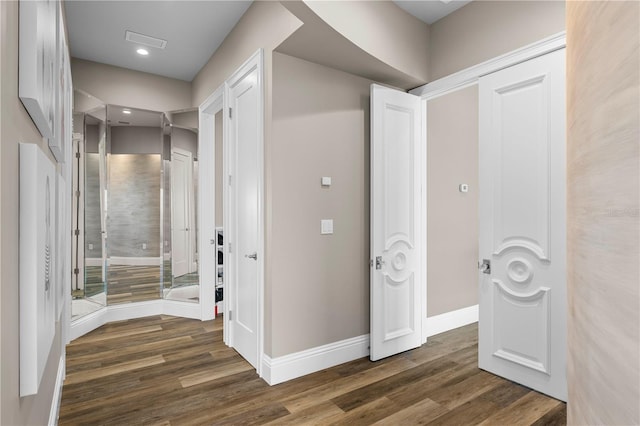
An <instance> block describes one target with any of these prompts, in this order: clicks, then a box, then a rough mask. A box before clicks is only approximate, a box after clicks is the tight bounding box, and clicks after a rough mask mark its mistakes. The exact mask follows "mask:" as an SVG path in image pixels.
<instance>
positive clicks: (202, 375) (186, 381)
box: [179, 361, 253, 388]
mask: <svg viewBox="0 0 640 426" xmlns="http://www.w3.org/2000/svg"><path fill="white" fill-rule="evenodd" d="M248 370H253V367H252V366H251V364H249V363H248V362H246V361H239V362H234V363H233V364H227V365H225V366H224V367H223V368H211V369H207V370H206V371H201V372H198V373H192V374H189V375H186V376H182V377H180V378H179V380H180V384H181V385H182V387H183V388H188V387H190V386H195V385H199V384H201V383H205V382H210V381H212V380H217V379H219V378H221V377H226V376H231V375H233V374H236V373H242V372H243V371H248Z"/></svg>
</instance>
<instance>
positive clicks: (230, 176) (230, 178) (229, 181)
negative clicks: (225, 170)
mask: <svg viewBox="0 0 640 426" xmlns="http://www.w3.org/2000/svg"><path fill="white" fill-rule="evenodd" d="M229 186H231V175H229Z"/></svg>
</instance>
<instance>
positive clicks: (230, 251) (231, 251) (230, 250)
mask: <svg viewBox="0 0 640 426" xmlns="http://www.w3.org/2000/svg"><path fill="white" fill-rule="evenodd" d="M227 244H229V253H233V250H232V249H231V243H227Z"/></svg>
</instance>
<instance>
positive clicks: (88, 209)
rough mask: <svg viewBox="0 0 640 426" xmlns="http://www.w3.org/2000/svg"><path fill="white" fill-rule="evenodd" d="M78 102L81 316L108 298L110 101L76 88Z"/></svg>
mask: <svg viewBox="0 0 640 426" xmlns="http://www.w3.org/2000/svg"><path fill="white" fill-rule="evenodd" d="M74 108H75V110H74V114H73V150H74V153H75V155H74V164H73V170H74V172H73V188H74V194H76V196H75V197H73V213H74V214H73V229H74V230H77V231H76V232H74V236H73V243H72V250H73V253H72V259H73V260H72V262H73V268H74V269H73V275H72V282H71V295H72V305H71V316H72V319H77V318H80V317H82V316H84V315H88V314H90V313H93V312H95V311H97V310H99V309H101V308H103V307H104V306H105V305H106V304H107V293H106V284H107V262H106V198H105V197H106V188H107V186H106V185H107V182H106V168H107V165H106V155H105V153H106V140H107V125H106V124H107V107H106V105H105V104H104V103H103V102H102V101H100V100H99V99H97V98H95V97H93V96H91V95H90V94H88V93H85V92H82V91H80V90H76V91H75V93H74ZM79 194H82V196H79ZM85 195H86V196H85Z"/></svg>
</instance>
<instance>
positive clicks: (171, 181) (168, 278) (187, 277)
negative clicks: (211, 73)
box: [163, 111, 200, 302]
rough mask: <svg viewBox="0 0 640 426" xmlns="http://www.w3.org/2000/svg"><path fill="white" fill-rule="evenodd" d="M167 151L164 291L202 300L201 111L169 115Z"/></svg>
mask: <svg viewBox="0 0 640 426" xmlns="http://www.w3.org/2000/svg"><path fill="white" fill-rule="evenodd" d="M193 117H195V121H194V120H193ZM163 152H164V157H163V158H164V159H163V170H164V191H163V194H164V211H165V215H164V226H163V227H164V234H165V240H164V258H165V261H164V268H165V273H164V277H165V280H164V288H163V294H164V297H165V298H166V299H170V300H180V301H186V302H198V300H199V296H200V289H199V282H200V276H199V258H198V214H197V205H198V200H197V194H198V129H197V111H179V112H173V113H169V114H167V118H166V120H165V128H164V151H163Z"/></svg>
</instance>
